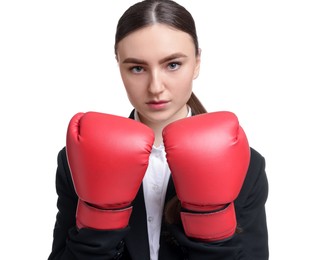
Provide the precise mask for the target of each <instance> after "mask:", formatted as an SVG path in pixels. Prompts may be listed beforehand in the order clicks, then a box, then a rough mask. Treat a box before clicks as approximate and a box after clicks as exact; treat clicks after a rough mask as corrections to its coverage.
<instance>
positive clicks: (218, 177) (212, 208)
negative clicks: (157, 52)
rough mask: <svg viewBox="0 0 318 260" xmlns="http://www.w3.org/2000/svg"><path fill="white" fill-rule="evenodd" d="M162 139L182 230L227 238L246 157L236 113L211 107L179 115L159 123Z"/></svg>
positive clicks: (232, 228)
mask: <svg viewBox="0 0 318 260" xmlns="http://www.w3.org/2000/svg"><path fill="white" fill-rule="evenodd" d="M163 140H164V146H165V150H166V156H167V161H168V164H169V167H170V170H171V174H172V177H173V181H174V183H175V187H176V192H177V196H178V198H179V200H180V202H181V206H182V211H181V219H182V224H183V227H184V230H185V233H186V235H187V236H188V237H192V238H195V239H198V240H203V241H221V240H224V239H227V238H230V237H231V236H232V235H233V234H234V233H235V229H236V226H237V223H236V215H235V209H234V203H233V201H234V200H235V199H236V198H237V196H238V194H239V192H240V190H241V187H242V185H243V182H244V179H245V176H246V172H247V169H248V166H249V162H250V147H249V144H248V141H247V138H246V135H245V133H244V131H243V129H242V128H241V127H240V125H239V122H238V119H237V117H236V116H235V115H234V114H233V113H231V112H214V113H207V114H201V115H197V116H193V117H188V118H185V119H181V120H178V121H175V122H173V123H171V124H170V125H168V126H166V127H165V129H164V130H163Z"/></svg>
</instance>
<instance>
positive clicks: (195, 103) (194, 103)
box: [187, 92, 207, 115]
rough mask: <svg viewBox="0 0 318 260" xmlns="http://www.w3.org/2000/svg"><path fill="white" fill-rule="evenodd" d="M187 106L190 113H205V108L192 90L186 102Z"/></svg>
mask: <svg viewBox="0 0 318 260" xmlns="http://www.w3.org/2000/svg"><path fill="white" fill-rule="evenodd" d="M187 104H188V106H189V107H191V110H192V113H193V114H194V115H199V114H204V113H207V110H206V109H205V107H204V106H203V105H202V103H201V101H200V100H199V99H198V98H197V96H196V95H195V94H194V93H193V92H192V94H191V97H190V98H189V100H188V102H187Z"/></svg>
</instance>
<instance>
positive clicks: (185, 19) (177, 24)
mask: <svg viewBox="0 0 318 260" xmlns="http://www.w3.org/2000/svg"><path fill="white" fill-rule="evenodd" d="M154 23H162V24H166V25H168V26H171V27H173V28H176V29H178V30H180V31H183V32H185V33H188V34H189V35H190V36H191V38H192V40H193V43H194V47H195V54H196V55H199V52H200V50H199V43H198V36H197V33H196V27H195V22H194V19H193V17H192V15H191V14H190V13H189V12H188V11H187V10H186V9H185V8H184V7H183V6H181V5H179V4H177V3H176V2H174V1H171V0H144V1H141V2H138V3H136V4H134V5H132V6H130V7H129V8H128V9H127V10H126V11H125V12H124V14H123V15H122V16H121V17H120V19H119V21H118V24H117V30H116V35H115V54H117V46H118V43H119V42H120V41H121V40H122V39H123V38H125V37H126V36H127V35H128V34H130V33H132V32H134V31H136V30H138V29H141V28H143V27H146V26H149V25H151V24H154ZM187 104H188V105H189V106H190V107H191V110H192V112H193V114H202V113H206V112H207V111H206V109H205V108H204V106H203V105H202V103H201V102H200V100H199V99H198V98H197V97H196V95H195V94H194V93H193V92H192V94H191V97H190V99H189V100H188V102H187Z"/></svg>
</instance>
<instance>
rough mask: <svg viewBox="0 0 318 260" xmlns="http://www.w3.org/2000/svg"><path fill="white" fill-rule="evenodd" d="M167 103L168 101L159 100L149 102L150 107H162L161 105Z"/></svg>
mask: <svg viewBox="0 0 318 260" xmlns="http://www.w3.org/2000/svg"><path fill="white" fill-rule="evenodd" d="M166 103H168V101H167V100H159V101H155V100H152V101H149V102H147V104H148V105H161V104H166Z"/></svg>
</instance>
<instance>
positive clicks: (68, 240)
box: [48, 113, 268, 260]
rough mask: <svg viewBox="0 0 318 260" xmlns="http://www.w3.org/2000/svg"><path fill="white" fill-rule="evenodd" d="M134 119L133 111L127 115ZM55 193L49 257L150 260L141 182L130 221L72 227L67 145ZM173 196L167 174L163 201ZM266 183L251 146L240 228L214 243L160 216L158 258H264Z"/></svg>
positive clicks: (240, 205)
mask: <svg viewBox="0 0 318 260" xmlns="http://www.w3.org/2000/svg"><path fill="white" fill-rule="evenodd" d="M130 117H131V118H133V113H132V114H131V115H130ZM56 191H57V195H58V200H57V208H58V213H57V215H56V222H55V227H54V232H53V243H52V251H51V253H50V255H49V257H48V259H49V260H53V259H65V260H66V259H67V260H72V259H89V260H95V259H96V260H97V259H103V260H104V259H122V260H128V259H131V260H149V259H150V256H149V255H150V254H149V244H148V233H147V221H146V209H145V203H144V196H143V188H142V185H141V187H140V189H139V191H138V194H137V196H136V198H135V200H134V202H133V212H132V215H131V218H130V221H129V226H128V227H127V228H124V229H120V230H112V231H105V230H93V229H87V228H84V229H81V230H79V231H78V230H77V229H76V224H75V223H76V220H75V214H76V207H77V199H78V197H77V195H76V193H75V190H74V186H73V182H72V178H71V174H70V170H69V167H68V162H67V158H66V151H65V147H64V148H63V149H62V150H61V151H60V152H59V154H58V167H57V171H56ZM175 195H176V192H175V188H174V184H173V181H172V178H171V177H170V180H169V183H168V188H167V194H166V200H165V202H166V203H167V201H169V200H170V199H171V198H173V197H174V196H175ZM267 196H268V182H267V177H266V172H265V159H264V158H263V156H262V155H261V154H259V153H258V152H257V151H255V150H254V149H252V148H251V160H250V165H249V169H248V172H247V176H246V178H245V181H244V184H243V187H242V189H241V191H240V194H239V196H238V198H237V199H236V200H235V209H236V215H237V222H238V224H239V227H240V228H241V232H239V233H237V234H235V235H234V236H233V237H232V238H231V239H229V240H227V241H223V242H218V243H203V242H198V241H194V240H191V239H189V238H188V237H186V235H185V233H184V231H183V229H182V226H178V225H167V224H166V223H165V221H164V220H163V223H162V229H161V235H160V249H159V259H160V260H170V259H171V260H178V259H180V260H181V259H191V260H205V259H209V260H217V259H222V260H234V259H242V260H267V259H268V235H267V234H268V233H267V224H266V213H265V202H266V200H267Z"/></svg>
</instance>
